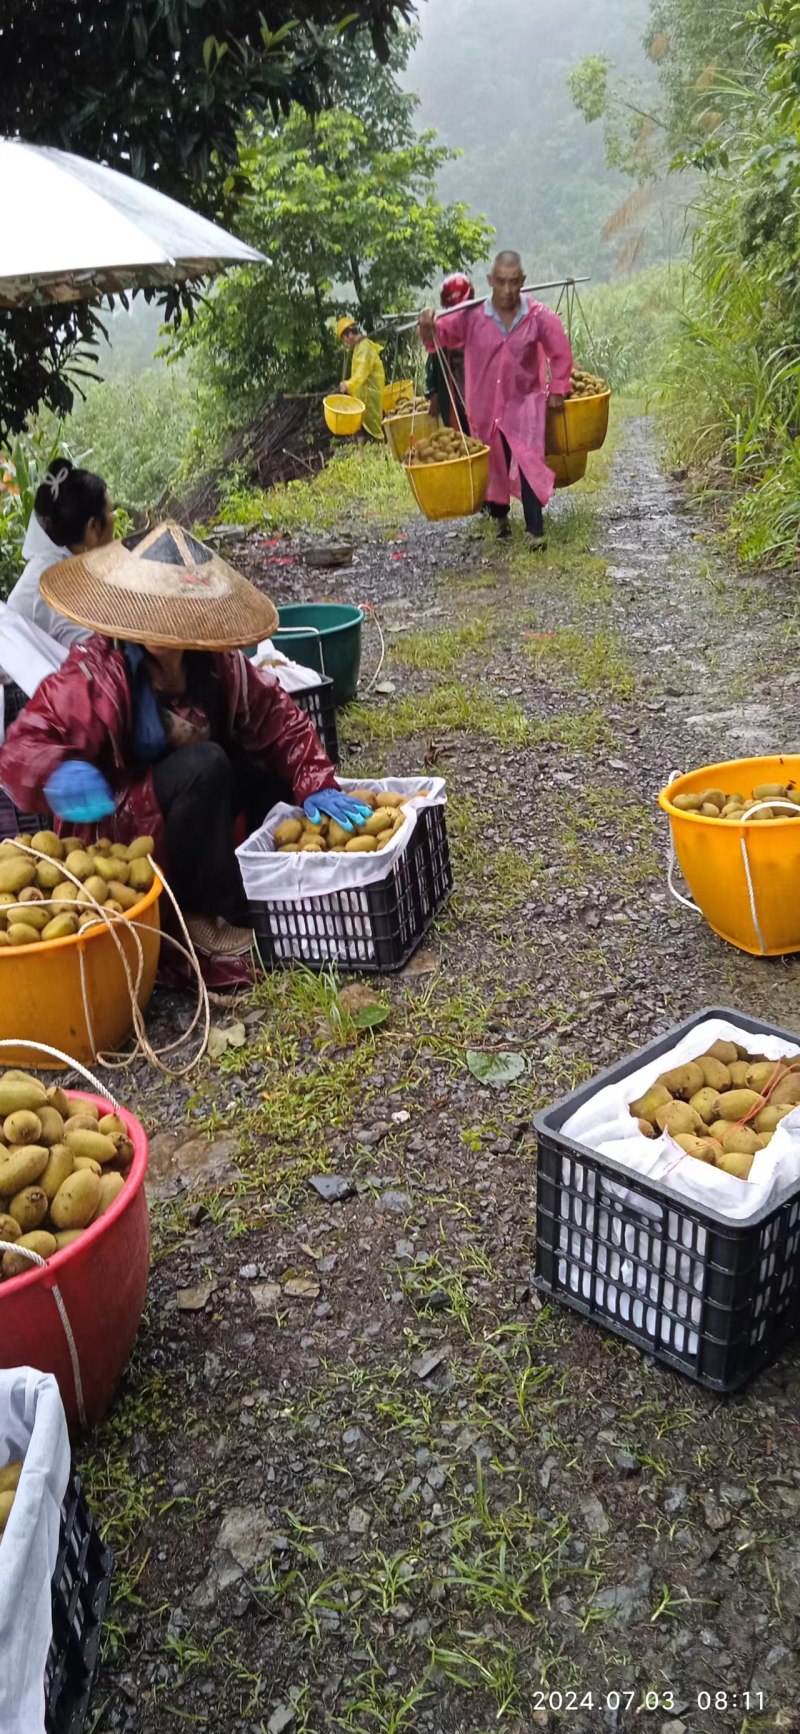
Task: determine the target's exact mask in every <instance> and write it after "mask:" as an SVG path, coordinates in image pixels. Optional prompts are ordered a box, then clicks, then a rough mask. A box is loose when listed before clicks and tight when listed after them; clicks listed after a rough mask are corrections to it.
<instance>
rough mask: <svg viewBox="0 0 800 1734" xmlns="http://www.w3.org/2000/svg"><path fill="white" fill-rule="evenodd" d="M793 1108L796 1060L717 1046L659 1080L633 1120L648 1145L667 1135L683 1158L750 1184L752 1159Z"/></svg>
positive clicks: (799, 1100) (797, 1092) (633, 1108)
mask: <svg viewBox="0 0 800 1734" xmlns="http://www.w3.org/2000/svg"><path fill="white" fill-rule="evenodd" d="M798 1105H800V1059H799V1058H797V1057H796V1056H795V1057H792V1058H782V1059H780V1060H768V1059H767V1058H766V1055H765V1054H751V1053H749V1052H748V1050H747V1048H743V1047H741V1046H740V1045H739V1044H738V1043H737V1042H726V1041H718V1042H714V1043H712V1046H711V1047H710V1048H707V1049H706V1051H705V1053H703V1054H699V1055H698V1057H697V1059H696V1060H689V1061H687V1063H686V1064H685V1065H682V1066H674V1067H673V1068H672V1070H671V1071H666V1072H662V1073H661V1076H660V1077H659V1078H656V1081H655V1083H654V1084H651V1085H650V1088H649V1089H648V1090H646V1091H645V1093H644V1095H643V1096H640V1097H639V1098H638V1100H637V1101H635V1102H631V1104H630V1112H631V1114H632V1115H633V1118H634V1119H635V1120H636V1121H637V1123H638V1126H639V1131H640V1132H641V1133H642V1134H643V1135H644V1137H645V1138H658V1137H659V1136H660V1134H661V1133H662V1132H669V1134H670V1137H671V1138H673V1139H674V1141H675V1143H676V1144H679V1145H680V1148H681V1149H682V1150H685V1152H686V1154H687V1156H694V1157H696V1159H697V1161H698V1162H706V1163H708V1164H710V1166H711V1167H712V1168H720V1169H722V1171H723V1173H725V1174H733V1175H735V1176H736V1178H737V1179H738V1180H747V1178H748V1176H749V1174H750V1169H751V1168H752V1166H753V1160H754V1157H755V1156H756V1154H757V1152H758V1151H759V1150H765V1149H766V1147H767V1145H768V1144H769V1142H770V1140H771V1138H772V1137H773V1135H774V1133H775V1132H776V1130H777V1128H778V1126H779V1125H780V1123H781V1120H783V1119H785V1117H786V1115H787V1114H791V1113H792V1112H793V1110H794V1109H795V1108H796V1107H798Z"/></svg>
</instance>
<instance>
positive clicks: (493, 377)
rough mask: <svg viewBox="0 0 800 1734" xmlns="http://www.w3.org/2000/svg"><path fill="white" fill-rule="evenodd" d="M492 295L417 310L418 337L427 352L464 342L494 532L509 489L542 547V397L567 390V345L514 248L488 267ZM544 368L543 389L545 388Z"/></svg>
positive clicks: (503, 523) (500, 526)
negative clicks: (485, 453) (485, 452)
mask: <svg viewBox="0 0 800 1734" xmlns="http://www.w3.org/2000/svg"><path fill="white" fill-rule="evenodd" d="M489 282H490V284H491V288H492V294H491V299H490V300H488V301H485V302H483V303H482V304H481V305H480V306H478V307H465V308H461V307H458V308H456V309H455V310H454V311H453V312H452V313H445V314H441V313H440V314H439V315H438V316H436V315H435V313H434V311H433V309H432V308H431V309H429V310H428V311H427V312H426V313H423V315H422V318H421V320H420V325H419V331H420V337H421V338H422V341H423V343H424V345H425V348H426V349H427V350H429V351H435V349H436V348H437V346H438V347H439V348H441V349H463V350H464V358H465V381H466V400H467V415H468V417H469V424H470V427H471V429H472V432H473V434H474V435H475V436H476V438H478V439H482V440H485V442H486V444H487V445H488V447H489V454H490V455H489V486H488V490H487V494H486V498H487V500H488V503H489V511H490V512H491V514H492V517H493V518H496V519H497V533H498V535H499V536H507V535H509V533H510V528H511V526H510V524H509V521H508V519H509V511H510V496H511V494H512V493H513V494H515V495H516V497H517V499H521V500H522V508H523V512H524V514H525V528H526V530H527V531H528V534H529V536H530V538H531V543H532V545H533V547H534V548H536V549H541V548H545V547H546V546H547V544H546V541H545V536H544V520H543V516H542V508H543V507H544V506H546V505H547V502H548V500H549V498H550V495H551V494H552V492H553V485H554V482H555V477H554V475H553V472H552V470H549V469H548V468H547V465H546V463H545V461H544V435H545V415H546V411H547V403H548V395H549V401H550V403H551V404H552V405H553V407H554V408H560V406H561V404H562V403H563V401H564V398H565V397H566V396H568V394H569V392H570V389H571V386H570V374H571V369H572V350H571V349H570V345H569V339H568V337H567V334H566V331H565V330H564V327H563V325H562V323H561V320H560V319H559V317H558V314H557V313H551V311H550V309H549V307H543V306H542V305H541V303H540V302H539V301H534V300H533V297H532V296H530V295H523V294H522V293H521V291H522V285H523V283H524V282H525V273H524V271H523V269H522V261H521V259H520V256H519V253H512V252H505V253H498V255H497V258H496V259H495V261H494V264H493V266H492V269H491V272H490V274H489ZM548 369H549V376H550V377H549V394H548Z"/></svg>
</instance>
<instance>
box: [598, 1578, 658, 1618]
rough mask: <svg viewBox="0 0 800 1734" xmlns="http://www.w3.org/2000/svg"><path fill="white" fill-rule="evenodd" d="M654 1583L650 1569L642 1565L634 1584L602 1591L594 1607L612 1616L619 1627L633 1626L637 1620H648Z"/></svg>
mask: <svg viewBox="0 0 800 1734" xmlns="http://www.w3.org/2000/svg"><path fill="white" fill-rule="evenodd" d="M652 1582H653V1573H652V1571H651V1570H650V1568H649V1567H648V1566H646V1565H640V1566H639V1567H638V1568H637V1570H636V1572H635V1573H634V1577H633V1582H632V1583H622V1584H615V1585H614V1586H613V1588H611V1589H604V1590H601V1591H600V1593H599V1595H596V1596H595V1598H594V1601H593V1603H592V1606H593V1607H596V1608H600V1609H602V1610H603V1612H605V1613H608V1614H610V1615H611V1616H612V1618H613V1619H614V1621H615V1622H616V1624H617V1625H620V1626H630V1625H633V1623H634V1622H635V1621H636V1620H641V1619H646V1618H647V1615H648V1613H649V1597H650V1589H651V1586H652Z"/></svg>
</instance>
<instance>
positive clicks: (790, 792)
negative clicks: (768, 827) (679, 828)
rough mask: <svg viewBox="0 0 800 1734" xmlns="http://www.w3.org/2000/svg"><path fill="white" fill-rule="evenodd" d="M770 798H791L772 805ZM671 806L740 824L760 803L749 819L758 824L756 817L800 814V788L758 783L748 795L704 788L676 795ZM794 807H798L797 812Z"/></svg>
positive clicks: (780, 816)
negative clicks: (729, 793)
mask: <svg viewBox="0 0 800 1734" xmlns="http://www.w3.org/2000/svg"><path fill="white" fill-rule="evenodd" d="M770 801H783V802H784V803H785V802H787V801H788V802H789V803H790V805H789V806H786V805H784V806H782V807H770V806H769V802H770ZM764 803H766V805H765V804H764ZM672 806H673V807H677V809H678V812H679V813H693V814H695V815H696V816H697V817H698V818H701V819H727V820H728V821H731V820H732V821H733V823H734V824H739V825H740V824H742V823H743V819H744V814H745V813H749V812H750V810H751V808H753V807H758V808H759V811H758V812H757V813H753V817H752V819H748V820H747V824H748V825H755V823H756V821H757V820H761V821H766V822H767V823H769V822H770V821H771V820H773V819H797V818H800V789H798V788H796V786H795V784H794V783H758V784H757V786H756V788H754V790H753V793H752V795H751V796H749V797H748V798H745V796H744V795H739V794H732V795H726V793H725V791H724V789H703V790H701V791H700V792H699V793H698V794H696V795H673V796H672ZM792 807H794V808H796V811H795V812H794V813H793V812H792V810H791V809H792Z"/></svg>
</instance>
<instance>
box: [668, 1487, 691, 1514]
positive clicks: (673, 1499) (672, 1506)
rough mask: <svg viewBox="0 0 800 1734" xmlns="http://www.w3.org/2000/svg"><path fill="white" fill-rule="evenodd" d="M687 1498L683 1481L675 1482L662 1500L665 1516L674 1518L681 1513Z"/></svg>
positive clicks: (686, 1489) (686, 1490)
mask: <svg viewBox="0 0 800 1734" xmlns="http://www.w3.org/2000/svg"><path fill="white" fill-rule="evenodd" d="M687 1497H688V1488H687V1486H686V1482H685V1481H676V1482H675V1483H674V1484H673V1486H672V1487H670V1488H668V1490H667V1496H666V1498H665V1500H664V1510H665V1511H666V1513H667V1516H668V1517H675V1516H676V1515H677V1513H678V1512H679V1511H682V1510H683V1508H684V1505H685V1504H686V1500H687Z"/></svg>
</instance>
